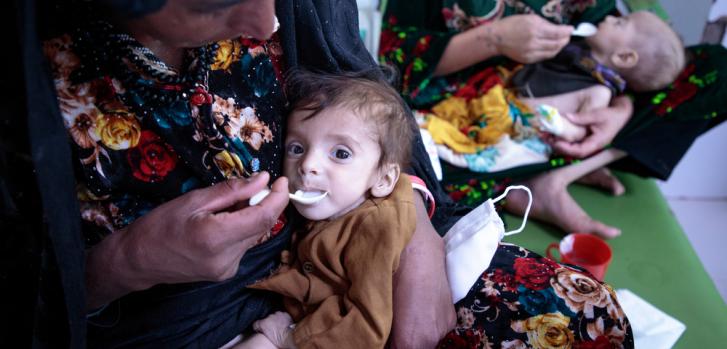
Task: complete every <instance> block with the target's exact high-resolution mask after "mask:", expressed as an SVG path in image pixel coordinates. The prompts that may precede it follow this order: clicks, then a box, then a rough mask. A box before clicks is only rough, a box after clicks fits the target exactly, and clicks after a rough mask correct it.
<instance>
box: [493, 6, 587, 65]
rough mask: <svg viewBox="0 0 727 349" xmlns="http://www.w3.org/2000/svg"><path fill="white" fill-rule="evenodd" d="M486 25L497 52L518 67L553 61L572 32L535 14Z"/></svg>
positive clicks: (568, 27)
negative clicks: (551, 59) (488, 27)
mask: <svg viewBox="0 0 727 349" xmlns="http://www.w3.org/2000/svg"><path fill="white" fill-rule="evenodd" d="M489 25H490V26H492V30H493V38H492V39H491V40H493V41H492V42H493V43H494V44H495V46H496V47H497V50H498V52H499V53H500V54H501V55H504V56H507V57H509V58H511V59H513V60H515V61H518V62H520V63H535V62H540V61H542V60H545V59H549V58H553V57H555V55H556V54H558V52H560V50H561V49H563V47H565V45H567V44H568V42H569V41H570V37H571V33H572V32H573V27H572V26H570V25H558V24H553V23H550V22H548V21H547V20H545V19H543V18H542V17H540V16H538V15H535V14H527V15H514V16H509V17H505V18H502V19H500V20H498V21H496V22H493V23H491V24H489ZM485 26H487V25H485Z"/></svg>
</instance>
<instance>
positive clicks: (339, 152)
mask: <svg viewBox="0 0 727 349" xmlns="http://www.w3.org/2000/svg"><path fill="white" fill-rule="evenodd" d="M333 156H334V157H336V159H341V160H345V159H348V158H350V157H351V153H349V152H348V150H345V149H336V150H334V151H333Z"/></svg>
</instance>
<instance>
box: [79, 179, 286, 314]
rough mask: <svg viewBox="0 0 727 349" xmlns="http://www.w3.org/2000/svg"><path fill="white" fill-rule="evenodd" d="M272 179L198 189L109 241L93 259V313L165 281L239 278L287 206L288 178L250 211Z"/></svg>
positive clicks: (89, 279)
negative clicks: (246, 260) (245, 261)
mask: <svg viewBox="0 0 727 349" xmlns="http://www.w3.org/2000/svg"><path fill="white" fill-rule="evenodd" d="M268 180H269V175H268V174H267V173H262V174H260V175H257V176H253V177H251V178H250V179H249V180H248V179H230V180H227V181H225V182H221V183H218V184H216V185H214V186H212V187H208V188H204V189H197V190H194V191H191V192H189V193H187V194H184V195H182V196H180V197H178V198H176V199H174V200H171V201H168V202H167V203H165V204H163V205H160V206H159V207H157V208H155V209H154V210H152V211H151V212H149V213H147V214H146V215H144V216H143V217H141V218H139V219H137V220H136V221H135V222H134V223H132V224H131V225H129V226H127V227H125V228H124V229H121V230H119V231H116V232H114V233H112V234H111V235H109V236H108V237H107V238H105V239H104V240H103V241H102V242H101V243H99V244H97V245H96V246H94V247H93V248H92V249H91V250H89V252H88V253H87V257H86V264H87V267H86V288H87V292H88V303H87V305H88V307H89V308H94V307H96V306H99V305H101V304H104V303H106V302H108V301H111V300H113V299H116V298H118V297H120V296H122V295H124V294H126V293H129V292H132V291H137V290H142V289H146V288H149V287H151V286H154V285H156V284H160V283H181V282H194V281H222V280H225V279H228V278H230V277H232V276H234V275H235V273H236V272H237V269H238V266H239V263H240V259H241V258H242V256H243V255H244V254H245V252H246V251H247V250H248V249H249V248H250V247H251V246H252V245H253V244H254V243H255V241H257V239H258V238H259V237H260V236H261V235H262V234H264V233H265V232H267V231H268V230H269V229H270V228H272V226H273V225H274V224H275V222H276V221H277V218H278V216H279V215H280V214H281V213H282V211H283V210H284V209H285V206H286V205H287V204H288V181H287V179H285V178H284V177H283V178H279V179H278V180H276V181H275V182H274V183H273V185H272V188H271V189H272V190H271V193H270V195H268V197H266V198H265V200H263V201H262V202H260V204H259V205H257V206H251V207H248V206H247V204H246V202H247V200H248V199H249V198H250V197H251V196H253V195H254V194H255V193H257V192H259V191H260V190H261V189H262V188H265V187H266V185H267V182H268ZM242 203H244V204H242Z"/></svg>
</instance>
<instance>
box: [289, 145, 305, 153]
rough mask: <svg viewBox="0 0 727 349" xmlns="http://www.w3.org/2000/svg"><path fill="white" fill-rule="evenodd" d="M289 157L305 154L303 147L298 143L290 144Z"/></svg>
mask: <svg viewBox="0 0 727 349" xmlns="http://www.w3.org/2000/svg"><path fill="white" fill-rule="evenodd" d="M287 151H288V155H300V154H303V151H304V150H303V146H302V145H300V144H298V143H291V144H288V150H287Z"/></svg>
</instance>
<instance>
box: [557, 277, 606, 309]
mask: <svg viewBox="0 0 727 349" xmlns="http://www.w3.org/2000/svg"><path fill="white" fill-rule="evenodd" d="M550 285H551V286H553V291H555V294H556V295H558V297H560V298H563V299H564V300H565V303H566V304H567V305H568V308H570V309H571V310H572V311H573V312H575V313H578V312H580V311H583V313H584V314H585V315H586V318H588V319H593V317H594V314H593V307H600V308H603V307H606V306H607V305H608V303H609V300H610V294H609V293H608V289H607V288H605V287H603V286H602V285H601V283H599V282H598V281H596V280H594V279H592V278H590V277H588V276H586V275H584V274H582V273H579V272H576V271H573V270H571V269H568V268H559V269H557V270H556V271H555V275H554V276H553V277H552V278H550Z"/></svg>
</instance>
